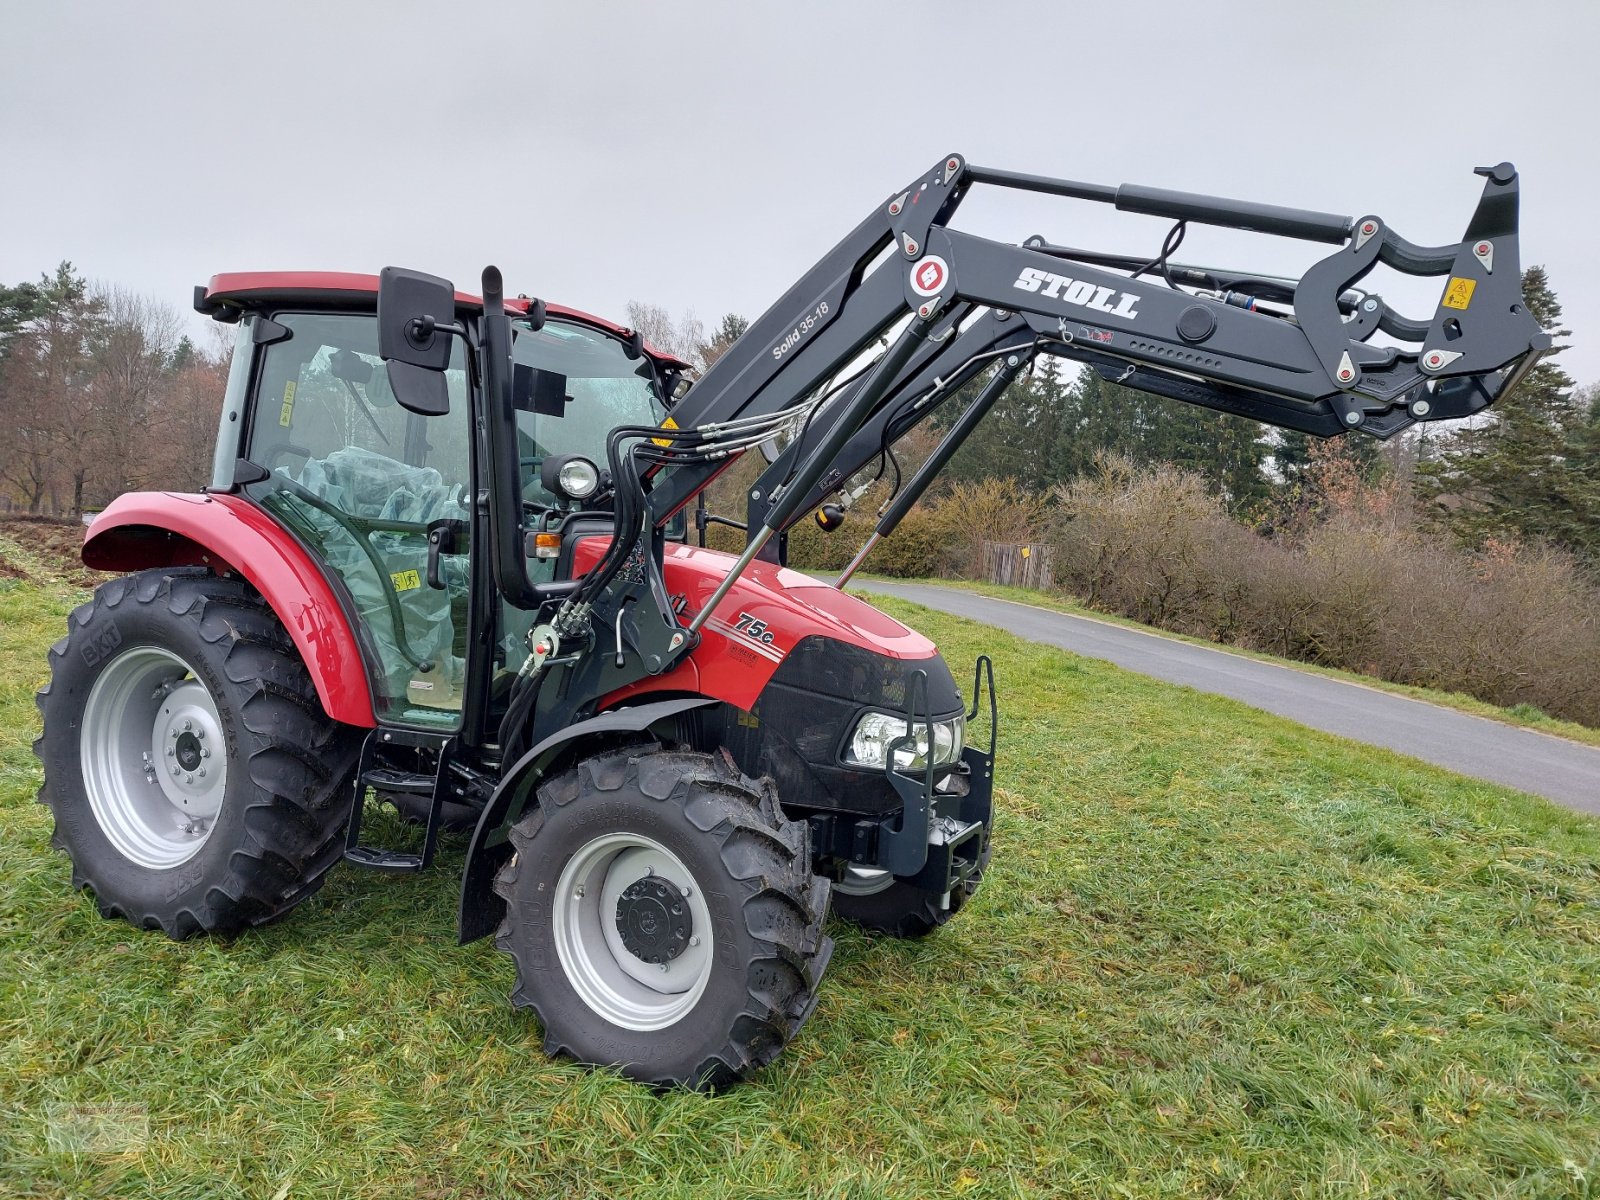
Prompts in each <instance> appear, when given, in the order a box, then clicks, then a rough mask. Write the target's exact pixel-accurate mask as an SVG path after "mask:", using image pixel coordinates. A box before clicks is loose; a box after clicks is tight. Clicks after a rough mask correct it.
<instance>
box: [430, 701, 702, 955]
mask: <svg viewBox="0 0 1600 1200" xmlns="http://www.w3.org/2000/svg"><path fill="white" fill-rule="evenodd" d="M716 703H718V702H717V701H716V700H712V699H709V698H707V697H705V696H688V697H684V698H681V699H677V700H657V701H656V702H655V703H653V704H639V705H636V706H634V707H633V708H614V709H612V710H611V711H610V712H603V713H600V714H599V715H598V716H593V717H590V718H589V719H588V720H587V721H579V722H578V723H577V724H575V725H569V726H567V727H566V728H565V729H563V730H561V731H560V732H558V733H553V734H551V735H550V736H549V737H547V738H545V739H544V740H543V741H542V742H540V743H539V744H538V745H537V746H535V747H534V748H533V749H531V750H529V751H528V752H527V753H526V754H524V755H523V756H522V757H521V758H519V759H518V760H517V761H516V762H515V763H514V764H513V765H512V767H511V769H510V770H508V771H507V772H506V773H505V774H504V775H502V776H501V777H500V785H499V786H498V787H496V788H495V790H494V795H493V796H491V797H489V803H488V804H486V805H485V806H484V809H483V813H482V815H480V816H479V817H478V826H477V828H476V829H474V830H473V831H472V845H471V846H469V847H468V848H467V865H466V869H465V870H464V871H463V872H462V876H461V911H460V913H459V915H458V917H457V928H458V931H459V934H460V938H461V944H462V945H466V943H468V942H472V941H476V940H477V939H478V938H481V937H485V936H487V935H488V934H491V933H493V932H494V931H495V927H496V926H497V925H499V924H500V918H501V916H502V915H503V914H504V912H505V902H504V901H503V900H501V899H500V897H499V896H497V895H495V892H494V877H495V872H496V871H498V870H499V869H500V865H501V864H502V863H503V862H504V861H505V860H506V858H507V857H509V856H510V843H508V842H507V841H506V840H505V837H504V830H505V827H506V826H507V825H508V824H509V823H511V822H514V821H516V820H518V819H519V818H520V817H521V816H522V813H523V811H524V809H525V808H526V807H527V802H528V796H529V794H530V793H531V792H532V791H533V789H534V787H535V786H537V784H538V783H539V780H540V779H542V778H543V777H544V771H545V768H546V767H548V766H549V765H550V764H551V763H552V762H554V761H555V760H556V759H557V758H559V757H560V756H561V753H562V751H564V750H567V749H569V748H570V747H571V746H572V745H573V744H574V743H575V742H578V741H582V740H584V739H587V738H592V737H600V736H604V735H606V734H616V733H643V732H644V731H645V730H646V729H649V728H650V727H651V726H652V725H654V724H656V723H657V722H660V721H665V720H667V719H669V718H671V717H676V716H678V715H679V714H681V713H686V712H688V711H689V710H691V709H695V708H703V707H704V706H706V705H708V704H716ZM513 802H516V806H515V807H513Z"/></svg>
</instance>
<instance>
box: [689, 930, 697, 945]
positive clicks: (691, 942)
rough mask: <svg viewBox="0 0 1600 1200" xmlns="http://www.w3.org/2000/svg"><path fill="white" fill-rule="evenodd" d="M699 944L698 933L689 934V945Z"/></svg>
mask: <svg viewBox="0 0 1600 1200" xmlns="http://www.w3.org/2000/svg"><path fill="white" fill-rule="evenodd" d="M699 944H700V935H699V934H698V933H695V934H691V935H690V936H689V945H691V946H698V945H699Z"/></svg>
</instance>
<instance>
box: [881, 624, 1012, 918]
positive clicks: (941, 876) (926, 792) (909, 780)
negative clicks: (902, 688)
mask: <svg viewBox="0 0 1600 1200" xmlns="http://www.w3.org/2000/svg"><path fill="white" fill-rule="evenodd" d="M985 697H987V699H988V708H989V744H988V748H987V749H982V750H980V749H979V748H977V747H976V746H967V747H966V748H964V749H963V750H962V752H961V765H960V767H959V768H958V769H957V773H958V774H959V775H960V777H961V778H962V779H964V781H965V782H966V785H967V786H966V791H965V793H964V794H958V793H948V794H946V793H939V792H936V791H935V787H934V777H935V774H936V772H934V771H933V770H931V769H928V770H924V771H923V772H922V774H921V775H920V776H916V775H910V774H906V773H903V772H901V771H899V770H896V768H895V765H894V758H895V752H896V751H898V750H899V749H900V748H901V747H903V746H909V745H914V744H915V730H916V727H917V725H918V724H921V725H922V726H923V728H924V730H925V731H926V733H927V738H928V753H929V756H930V757H931V756H932V754H933V747H934V740H933V713H932V711H931V709H930V706H929V702H928V675H927V672H926V671H920V670H919V671H914V672H912V674H911V676H910V678H909V679H908V681H907V686H906V714H905V715H906V731H905V733H904V734H903V735H901V736H900V737H897V738H895V739H893V740H892V741H891V742H890V743H889V746H888V749H887V755H886V758H885V762H884V775H885V777H886V778H887V779H888V781H889V784H890V786H891V787H893V788H894V790H895V792H896V793H897V794H898V795H899V796H900V799H901V802H902V808H901V812H900V819H899V820H898V821H896V822H893V823H887V822H886V823H885V824H884V825H883V826H882V827H881V829H880V831H879V836H878V866H880V867H882V868H883V869H884V870H886V871H888V872H889V873H890V874H892V875H896V876H898V877H900V878H902V879H905V880H907V881H908V882H910V883H912V884H913V885H914V886H916V887H920V888H923V889H925V890H927V891H931V892H940V893H943V892H948V891H949V890H950V889H951V887H952V886H954V885H955V884H957V883H959V882H961V881H962V880H964V879H966V878H967V877H969V876H970V875H971V874H972V873H973V872H974V871H975V870H976V869H977V867H978V863H979V861H980V859H981V857H982V851H983V846H984V843H985V842H986V841H987V840H988V837H989V824H990V822H991V820H992V819H993V813H994V759H995V746H996V743H997V739H998V737H999V731H1000V708H999V701H998V699H997V698H996V694H995V687H994V663H993V662H992V661H991V660H990V658H989V656H988V655H987V654H982V655H979V656H978V660H977V662H976V663H975V664H974V668H973V679H972V707H971V708H970V709H969V710H968V712H967V722H968V727H969V728H970V726H971V723H972V722H973V721H974V720H976V719H977V716H978V710H979V707H980V706H981V705H982V703H983V700H984V698H985Z"/></svg>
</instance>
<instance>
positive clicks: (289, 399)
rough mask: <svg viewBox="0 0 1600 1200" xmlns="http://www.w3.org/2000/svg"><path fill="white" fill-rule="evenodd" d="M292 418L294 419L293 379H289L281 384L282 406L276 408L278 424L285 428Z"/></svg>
mask: <svg viewBox="0 0 1600 1200" xmlns="http://www.w3.org/2000/svg"><path fill="white" fill-rule="evenodd" d="M293 419H294V380H292V379H291V380H289V382H288V383H286V384H284V385H283V407H282V408H281V409H279V410H278V424H279V425H282V426H283V427H284V428H285V429H287V428H289V422H290V421H292V420H293Z"/></svg>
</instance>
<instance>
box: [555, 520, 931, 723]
mask: <svg viewBox="0 0 1600 1200" xmlns="http://www.w3.org/2000/svg"><path fill="white" fill-rule="evenodd" d="M609 540H610V539H609V538H607V537H592V538H585V539H584V540H583V541H581V542H579V543H578V545H577V546H576V547H575V549H574V554H573V559H574V562H573V567H574V570H575V571H580V572H581V571H585V570H588V569H589V568H590V567H591V566H593V565H594V563H595V562H596V561H597V560H598V559H599V557H600V555H601V553H602V552H603V551H604V549H605V546H606V543H607V542H608V541H609ZM734 561H735V559H734V556H733V555H731V554H724V553H722V552H721V551H719V550H702V549H699V548H697V547H694V546H684V545H680V544H677V543H669V544H668V545H667V547H666V560H665V562H664V564H663V565H664V568H665V570H664V574H665V577H666V583H667V590H668V592H669V593H671V595H672V597H673V599H674V602H676V601H677V600H678V598H679V597H682V598H683V600H684V601H685V603H684V604H683V606H682V609H681V611H682V612H684V613H686V614H693V613H696V612H698V611H699V610H700V607H701V605H703V604H704V603H705V602H706V601H707V600H708V599H710V597H711V594H712V593H713V592H715V591H716V589H717V585H718V584H720V583H721V582H722V581H723V579H725V578H726V577H727V574H728V571H729V570H730V569H731V568H732V566H733V564H734ZM809 637H825V638H831V639H833V640H834V641H838V642H844V643H846V644H847V645H851V646H855V647H858V648H860V649H862V650H866V651H869V652H871V653H873V654H877V655H881V656H883V657H885V658H891V659H898V660H905V661H908V662H909V661H911V660H918V659H928V658H933V657H935V656H936V655H937V654H938V652H939V651H938V647H937V646H935V645H934V644H933V642H931V641H929V640H928V639H927V638H926V637H924V636H923V635H922V634H920V633H918V632H916V631H915V630H913V629H908V628H906V627H905V626H904V625H902V624H901V623H900V622H899V621H896V620H895V619H894V618H893V617H889V616H886V615H885V614H883V613H881V612H879V611H878V610H877V609H875V608H873V607H872V605H870V604H868V603H866V602H865V601H863V600H859V599H857V598H856V597H855V596H851V595H847V594H846V593H844V592H841V591H839V590H838V589H837V588H834V587H832V586H830V585H828V584H826V583H823V582H822V581H821V580H818V579H813V578H812V577H811V576H809V575H805V574H802V573H801V572H799V571H792V570H790V569H789V568H787V567H778V566H774V565H773V564H771V563H767V562H761V561H759V560H758V561H756V562H753V563H751V564H750V565H749V567H747V568H746V569H745V571H744V574H743V575H741V576H740V577H739V579H738V580H737V581H736V582H735V583H734V585H733V587H732V588H731V589H730V590H729V592H728V594H727V595H726V596H724V597H723V599H722V603H721V604H719V605H717V608H716V611H715V612H713V613H712V615H711V617H710V618H709V619H708V620H707V621H706V623H705V627H704V629H703V630H702V641H701V643H700V645H699V646H698V647H697V648H696V649H695V651H694V653H693V654H692V655H690V657H689V658H687V659H685V660H684V661H683V662H682V663H680V664H679V665H678V666H677V667H675V668H674V669H673V670H671V671H669V672H667V673H666V674H665V675H661V676H657V677H655V678H650V679H644V680H640V681H639V683H637V684H635V685H633V686H631V687H629V688H626V689H624V690H623V692H621V693H618V695H617V696H615V697H608V698H607V699H608V701H613V700H616V699H621V698H623V697H624V696H627V697H632V696H634V695H637V694H640V693H642V692H645V691H660V690H663V689H666V690H674V689H679V690H692V691H697V692H701V693H704V694H707V695H717V696H719V697H720V698H721V699H724V700H727V701H729V702H730V703H733V704H737V705H739V706H740V707H742V708H748V707H749V706H750V705H751V704H752V703H754V701H755V698H756V696H757V695H759V694H760V692H761V689H762V688H763V687H764V686H765V685H766V683H767V681H768V680H769V679H770V678H771V677H772V675H773V673H774V672H775V671H776V670H777V669H778V667H779V666H780V665H781V664H782V663H783V662H784V660H785V659H786V658H787V657H788V655H789V653H790V651H792V650H793V649H794V648H795V647H796V646H797V645H798V644H799V643H800V642H801V641H802V640H804V639H805V638H809ZM691 677H692V678H691Z"/></svg>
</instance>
